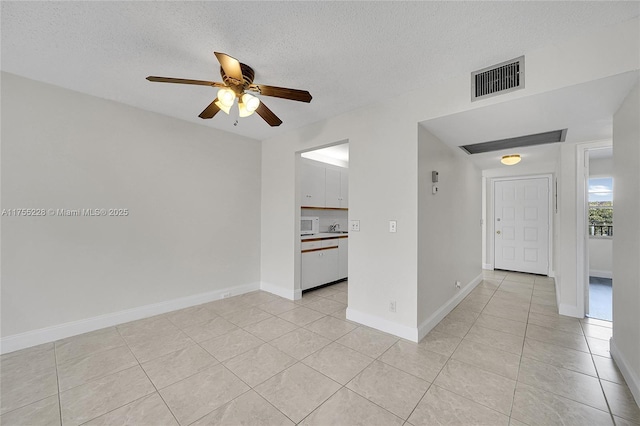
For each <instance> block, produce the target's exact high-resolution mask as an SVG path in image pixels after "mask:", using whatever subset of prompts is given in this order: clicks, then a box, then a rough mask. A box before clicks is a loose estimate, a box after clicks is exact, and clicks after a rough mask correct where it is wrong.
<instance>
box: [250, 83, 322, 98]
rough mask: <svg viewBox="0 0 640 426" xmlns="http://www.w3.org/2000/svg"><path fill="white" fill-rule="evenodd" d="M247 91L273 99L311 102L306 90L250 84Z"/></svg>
mask: <svg viewBox="0 0 640 426" xmlns="http://www.w3.org/2000/svg"><path fill="white" fill-rule="evenodd" d="M249 90H254V91H256V92H258V93H260V94H261V95H265V96H273V97H275V98H283V99H290V100H292V101H299V102H311V99H312V97H311V93H309V92H307V91H306V90H298V89H287V88H286V87H275V86H266V85H264V84H252V85H251V86H250V87H249Z"/></svg>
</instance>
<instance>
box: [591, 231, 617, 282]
mask: <svg viewBox="0 0 640 426" xmlns="http://www.w3.org/2000/svg"><path fill="white" fill-rule="evenodd" d="M612 271H613V238H607V237H604V238H602V237H589V276H590V277H600V278H611V277H612Z"/></svg>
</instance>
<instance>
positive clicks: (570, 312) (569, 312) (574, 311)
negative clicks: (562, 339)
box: [558, 303, 584, 318]
mask: <svg viewBox="0 0 640 426" xmlns="http://www.w3.org/2000/svg"><path fill="white" fill-rule="evenodd" d="M558 313H559V314H560V315H564V316H567V317H573V318H584V312H580V310H579V309H578V307H577V306H576V305H567V304H566V303H560V304H559V305H558Z"/></svg>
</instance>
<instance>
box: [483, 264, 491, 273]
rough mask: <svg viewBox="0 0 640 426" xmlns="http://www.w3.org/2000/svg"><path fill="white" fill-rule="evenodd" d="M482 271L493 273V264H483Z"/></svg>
mask: <svg viewBox="0 0 640 426" xmlns="http://www.w3.org/2000/svg"><path fill="white" fill-rule="evenodd" d="M482 269H486V270H487V271H493V264H491V263H483V264H482Z"/></svg>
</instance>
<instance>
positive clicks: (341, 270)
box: [338, 238, 349, 280]
mask: <svg viewBox="0 0 640 426" xmlns="http://www.w3.org/2000/svg"><path fill="white" fill-rule="evenodd" d="M348 249H349V240H348V239H347V238H340V240H338V279H339V280H341V279H344V278H347V277H348V276H349V269H348V265H349V262H348V261H349V250H348Z"/></svg>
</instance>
